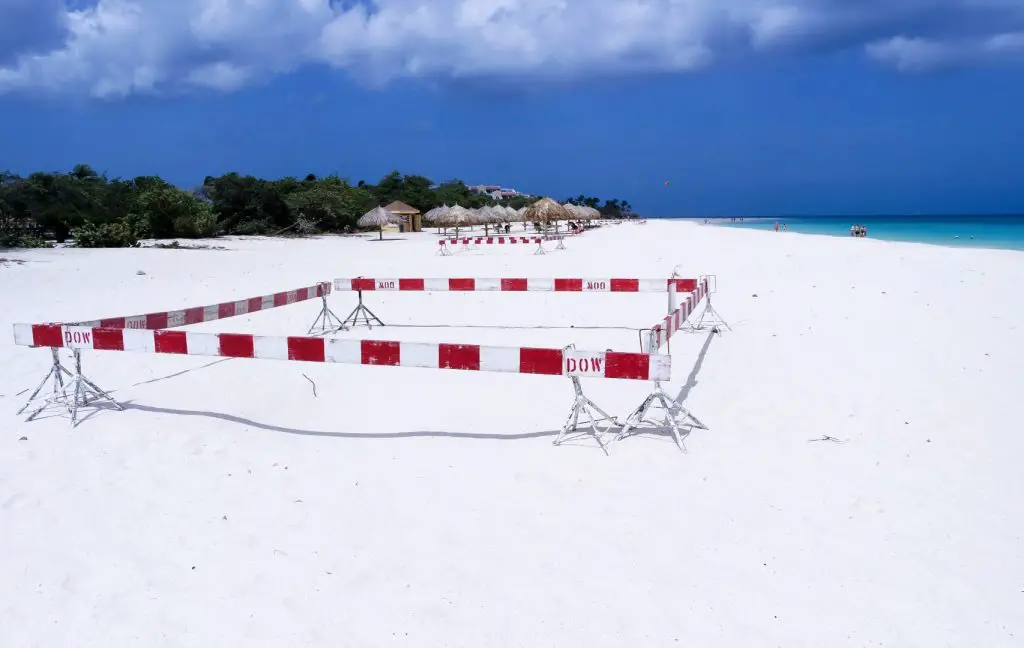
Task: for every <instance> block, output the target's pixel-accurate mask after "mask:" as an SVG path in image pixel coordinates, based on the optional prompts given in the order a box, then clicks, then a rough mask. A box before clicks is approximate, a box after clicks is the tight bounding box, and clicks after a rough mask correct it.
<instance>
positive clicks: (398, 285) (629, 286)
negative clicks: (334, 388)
mask: <svg viewBox="0 0 1024 648" xmlns="http://www.w3.org/2000/svg"><path fill="white" fill-rule="evenodd" d="M697 283H698V282H697V280H696V279H682V278H672V279H622V278H600V279H595V278H562V279H538V278H512V277H505V278H498V279H479V278H456V277H446V278H426V277H422V278H419V277H395V278H378V277H354V278H339V279H335V280H334V290H336V291H339V292H351V291H364V290H366V291H399V292H601V293H609V292H612V293H616V292H621V293H664V292H666V291H668V289H669V286H671V285H675V287H676V290H677V291H678V292H691V291H694V290H696V289H697Z"/></svg>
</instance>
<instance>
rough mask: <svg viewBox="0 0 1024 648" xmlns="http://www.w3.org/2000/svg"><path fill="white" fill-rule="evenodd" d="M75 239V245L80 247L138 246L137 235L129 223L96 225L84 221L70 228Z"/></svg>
mask: <svg viewBox="0 0 1024 648" xmlns="http://www.w3.org/2000/svg"><path fill="white" fill-rule="evenodd" d="M71 236H72V237H73V238H74V239H75V247H80V248H115V247H138V245H139V237H138V235H137V234H136V232H135V229H134V228H133V227H132V225H131V224H130V223H125V222H117V223H104V224H102V225H96V224H94V223H86V224H85V225H83V226H81V227H76V228H75V229H73V230H71Z"/></svg>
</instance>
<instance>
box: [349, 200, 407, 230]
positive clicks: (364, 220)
mask: <svg viewBox="0 0 1024 648" xmlns="http://www.w3.org/2000/svg"><path fill="white" fill-rule="evenodd" d="M396 222H398V217H397V216H395V215H394V214H392V213H391V212H389V211H388V210H386V209H384V208H383V207H381V206H379V205H378V206H377V207H374V208H373V209H371V210H370V211H368V212H366V213H365V214H363V215H362V216H361V217H360V218H359V220H358V221H357V223H358V225H359V227H384V226H386V225H390V224H392V223H396Z"/></svg>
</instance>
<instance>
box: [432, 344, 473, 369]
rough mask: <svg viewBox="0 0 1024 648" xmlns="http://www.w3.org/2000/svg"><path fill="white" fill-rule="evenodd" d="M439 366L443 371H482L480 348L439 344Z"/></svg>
mask: <svg viewBox="0 0 1024 648" xmlns="http://www.w3.org/2000/svg"><path fill="white" fill-rule="evenodd" d="M437 366H438V367H439V368H441V369H465V370H468V371H480V347H479V346H478V345H475V344H443V343H442V344H439V345H438V349H437Z"/></svg>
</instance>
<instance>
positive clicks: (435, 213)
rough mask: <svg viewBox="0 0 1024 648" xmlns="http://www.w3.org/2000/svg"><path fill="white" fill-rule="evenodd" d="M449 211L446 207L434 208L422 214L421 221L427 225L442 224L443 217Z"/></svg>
mask: <svg viewBox="0 0 1024 648" xmlns="http://www.w3.org/2000/svg"><path fill="white" fill-rule="evenodd" d="M449 209H450V208H449V207H448V205H441V206H439V207H434V208H433V209H431V210H430V211H428V212H427V213H426V214H423V220H425V221H426V222H428V223H444V217H445V216H446V215H447V214H448V210H449Z"/></svg>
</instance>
